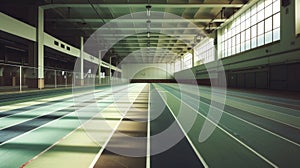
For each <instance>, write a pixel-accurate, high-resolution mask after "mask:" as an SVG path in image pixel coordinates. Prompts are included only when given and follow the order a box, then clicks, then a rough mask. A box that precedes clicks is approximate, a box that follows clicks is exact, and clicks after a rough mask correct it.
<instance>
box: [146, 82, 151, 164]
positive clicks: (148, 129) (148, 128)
mask: <svg viewBox="0 0 300 168" xmlns="http://www.w3.org/2000/svg"><path fill="white" fill-rule="evenodd" d="M148 87H149V89H148V124H147V158H146V168H150V159H151V157H150V156H151V151H150V149H151V148H150V136H151V135H150V122H151V120H150V117H151V116H150V100H151V98H150V91H151V84H148Z"/></svg>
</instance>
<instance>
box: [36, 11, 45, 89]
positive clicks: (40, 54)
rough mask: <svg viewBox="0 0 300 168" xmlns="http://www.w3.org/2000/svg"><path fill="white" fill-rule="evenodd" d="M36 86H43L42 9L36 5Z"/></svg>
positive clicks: (41, 87)
mask: <svg viewBox="0 0 300 168" xmlns="http://www.w3.org/2000/svg"><path fill="white" fill-rule="evenodd" d="M37 50H38V52H37V53H38V88H39V89H43V88H44V9H43V8H41V7H38V28H37Z"/></svg>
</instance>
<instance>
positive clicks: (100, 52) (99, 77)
mask: <svg viewBox="0 0 300 168" xmlns="http://www.w3.org/2000/svg"><path fill="white" fill-rule="evenodd" d="M101 64H102V51H101V50H100V51H99V64H98V79H99V85H101Z"/></svg>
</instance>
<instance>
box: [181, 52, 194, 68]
mask: <svg viewBox="0 0 300 168" xmlns="http://www.w3.org/2000/svg"><path fill="white" fill-rule="evenodd" d="M192 57H193V55H192V54H191V53H187V54H186V55H185V56H184V57H183V69H188V68H192V66H193V64H192V62H193V61H192V60H193V59H192Z"/></svg>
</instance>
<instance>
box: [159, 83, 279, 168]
mask: <svg viewBox="0 0 300 168" xmlns="http://www.w3.org/2000/svg"><path fill="white" fill-rule="evenodd" d="M159 87H160V88H162V87H161V86H159ZM162 89H163V88H162ZM169 93H170V92H169ZM170 94H171V93H170ZM171 95H173V94H171ZM173 97H174V98H176V99H178V98H177V97H176V96H174V95H173ZM178 100H179V101H181V100H180V99H178ZM181 102H182V103H184V104H185V105H186V106H188V107H190V108H191V110H193V111H195V112H196V113H197V114H199V115H201V116H202V117H203V118H204V119H206V120H207V121H209V122H211V123H212V124H213V125H215V126H216V127H217V128H219V129H220V130H221V131H223V132H224V133H225V134H227V135H228V136H229V137H231V138H232V139H234V140H235V141H237V142H238V143H240V144H241V145H243V146H244V147H245V148H247V149H248V150H250V151H251V152H253V153H254V154H255V155H257V156H258V157H260V158H261V159H262V160H264V161H266V162H267V163H269V164H270V165H271V166H273V167H276V168H277V167H278V166H277V165H276V164H274V163H273V162H271V161H270V160H268V159H267V158H266V157H264V156H263V155H261V154H260V153H258V152H256V151H255V150H254V149H252V148H251V147H249V146H248V145H247V144H245V143H244V142H242V141H240V140H239V139H237V138H236V137H235V136H233V135H231V134H230V133H229V132H228V131H226V130H225V129H223V128H222V127H220V126H219V125H218V124H216V123H214V122H213V121H211V120H210V119H209V118H207V117H206V116H204V115H203V114H202V113H199V112H198V111H196V110H195V109H194V108H192V107H191V106H190V105H188V104H186V103H185V102H183V101H181Z"/></svg>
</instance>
